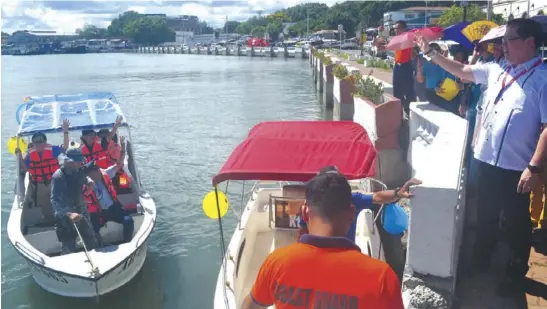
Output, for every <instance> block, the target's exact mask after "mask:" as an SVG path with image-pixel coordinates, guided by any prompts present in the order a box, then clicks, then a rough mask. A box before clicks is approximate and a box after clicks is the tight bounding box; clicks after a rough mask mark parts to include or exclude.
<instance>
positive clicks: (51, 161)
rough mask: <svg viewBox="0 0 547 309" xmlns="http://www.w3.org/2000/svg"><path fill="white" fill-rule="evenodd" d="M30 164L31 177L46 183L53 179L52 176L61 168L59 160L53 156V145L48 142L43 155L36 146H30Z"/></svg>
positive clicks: (35, 180)
mask: <svg viewBox="0 0 547 309" xmlns="http://www.w3.org/2000/svg"><path fill="white" fill-rule="evenodd" d="M28 153H29V158H30V165H29V168H28V172H29V174H30V179H31V180H32V181H34V182H36V183H39V182H43V183H45V184H47V183H49V182H50V181H51V177H52V176H53V173H55V171H56V170H58V169H59V161H58V160H57V158H56V157H54V156H53V147H52V146H51V145H49V144H46V146H45V147H44V150H43V151H42V153H41V155H40V153H38V151H36V148H29V152H28Z"/></svg>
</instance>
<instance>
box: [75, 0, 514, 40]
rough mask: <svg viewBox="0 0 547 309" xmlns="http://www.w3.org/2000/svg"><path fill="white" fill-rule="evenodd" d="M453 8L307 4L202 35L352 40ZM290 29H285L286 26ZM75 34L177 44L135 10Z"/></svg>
mask: <svg viewBox="0 0 547 309" xmlns="http://www.w3.org/2000/svg"><path fill="white" fill-rule="evenodd" d="M485 3H486V1H472V4H471V5H470V6H469V8H468V12H467V20H468V21H476V20H483V19H486V13H484V12H482V11H481V9H480V6H479V5H484V4H485ZM447 4H448V5H449V4H452V3H450V2H448V3H447V2H446V1H427V3H426V2H425V1H415V2H403V1H374V2H372V1H346V2H342V3H337V4H335V5H333V6H331V7H329V6H327V5H326V4H324V3H305V4H299V5H296V6H293V7H289V8H286V9H282V10H279V11H277V12H274V13H272V14H269V15H266V16H253V17H251V18H250V19H248V20H247V21H244V22H238V21H227V22H226V23H225V24H224V27H223V28H220V29H213V28H212V27H210V26H209V25H208V24H207V23H206V22H205V21H202V22H200V25H199V29H200V33H201V34H212V33H215V32H227V33H238V34H241V35H251V36H259V37H262V36H264V35H265V34H267V35H268V36H269V37H270V39H273V40H277V39H279V37H280V34H281V33H283V31H284V24H285V23H291V25H290V26H289V27H288V28H287V29H286V30H287V32H288V36H290V37H295V36H304V35H306V34H307V33H313V32H316V31H319V30H324V29H337V27H338V25H342V26H343V27H344V30H345V31H346V35H347V37H353V36H355V35H356V33H358V32H359V31H360V29H362V28H368V27H378V26H379V25H380V24H381V23H382V22H383V15H384V13H386V12H389V11H397V10H401V9H405V8H408V7H417V6H426V5H427V7H429V8H432V7H440V6H446V5H447ZM462 17H463V9H462V8H461V7H459V6H456V5H453V6H452V7H451V8H450V9H449V10H447V11H445V12H444V13H443V15H442V16H441V18H440V24H441V25H443V26H448V25H451V24H454V23H457V22H459V21H461V20H462ZM493 20H494V21H495V22H497V23H503V18H502V17H501V16H500V15H494V18H493ZM285 25H286V24H285ZM76 33H77V34H79V35H80V36H81V37H82V38H86V39H94V38H107V37H126V38H129V39H132V40H133V42H134V43H136V44H143V45H157V44H160V43H163V42H172V41H175V32H174V31H173V30H172V29H170V28H169V27H168V26H167V23H166V20H165V18H162V17H160V16H145V15H141V14H139V13H137V12H135V11H128V12H125V13H123V14H120V15H119V16H118V17H117V18H114V19H113V20H112V22H111V24H110V25H109V26H108V28H99V27H97V26H93V25H85V26H84V27H83V28H82V29H77V30H76Z"/></svg>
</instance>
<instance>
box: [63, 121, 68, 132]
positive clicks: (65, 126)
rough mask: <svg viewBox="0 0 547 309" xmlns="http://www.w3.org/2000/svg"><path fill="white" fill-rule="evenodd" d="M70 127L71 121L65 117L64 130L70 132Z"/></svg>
mask: <svg viewBox="0 0 547 309" xmlns="http://www.w3.org/2000/svg"><path fill="white" fill-rule="evenodd" d="M69 128H70V121H69V120H68V119H63V132H64V133H68V129H69Z"/></svg>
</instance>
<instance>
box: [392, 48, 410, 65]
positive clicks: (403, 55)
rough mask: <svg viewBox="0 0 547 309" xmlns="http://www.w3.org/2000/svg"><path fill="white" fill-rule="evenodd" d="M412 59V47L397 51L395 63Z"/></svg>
mask: <svg viewBox="0 0 547 309" xmlns="http://www.w3.org/2000/svg"><path fill="white" fill-rule="evenodd" d="M411 59H412V48H407V49H401V50H396V51H395V63H407V62H410V60H411Z"/></svg>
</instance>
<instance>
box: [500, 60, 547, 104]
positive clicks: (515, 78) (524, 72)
mask: <svg viewBox="0 0 547 309" xmlns="http://www.w3.org/2000/svg"><path fill="white" fill-rule="evenodd" d="M542 62H543V61H542V60H541V59H538V61H536V62H535V63H534V64H533V65H532V67H531V68H530V69H527V70H522V71H520V73H518V74H517V75H516V76H515V77H513V78H512V79H511V80H510V81H509V82H508V83H507V84H505V82H506V80H507V76H508V75H509V70H510V69H511V67H508V68H507V70H505V76H504V77H503V80H502V82H501V89H500V92H498V95H497V96H496V99H495V100H494V102H493V103H494V106H495V105H496V104H498V102H499V100H500V99H501V96H502V95H503V93H504V92H505V90H507V89H508V88H509V86H511V84H513V83H514V82H515V81H516V80H518V79H519V78H520V77H522V75H524V74H526V73H528V72H529V71H532V70H533V69H535V68H536V67H537V66H539V65H540V64H541V63H542Z"/></svg>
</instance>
